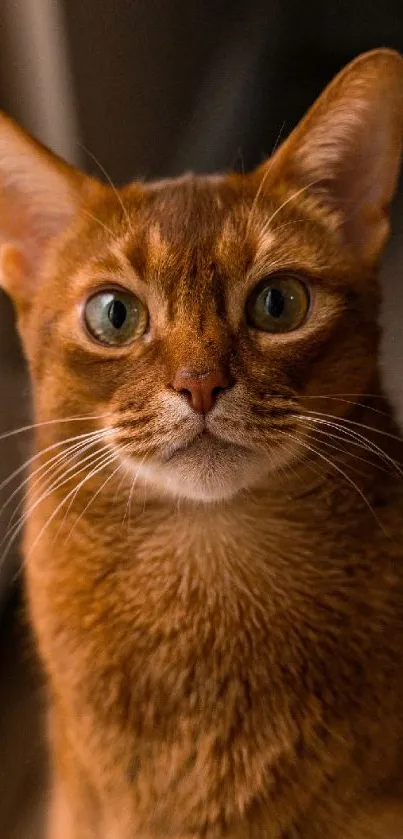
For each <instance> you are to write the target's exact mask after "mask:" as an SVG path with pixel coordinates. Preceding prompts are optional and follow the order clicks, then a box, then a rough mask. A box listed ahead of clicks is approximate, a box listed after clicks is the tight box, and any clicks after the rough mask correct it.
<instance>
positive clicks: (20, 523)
mask: <svg viewBox="0 0 403 839" xmlns="http://www.w3.org/2000/svg"><path fill="white" fill-rule="evenodd" d="M102 456H104V454H102ZM92 457H93V454H91V455H87V456H86V457H85V458H84V459H83V460H81V461H80V463H79V466H80V467H81V468H80V469H79V470H77V471H76V472H75V473H74V474H71V473H72V472H74V468H75V467H70V469H68V470H67V472H66V473H64V478H63V480H62V481H59V480H58V479H57V480H56V481H54V482H53V484H52V485H51V486H50V487H49V486H48V487H46V490H45V492H44V493H42V495H41V496H40V497H39V499H37V500H36V501H35V502H34V504H33V505H32V506H31V507H30V508H29V509H28V510H27V511H26V512H25V513H24V514H23V515H22V516H21V517H20V518H19V519H18V520H17V522H16V523H15V524H14V525H13V528H12V529H11V532H10V533H9V534H8V533H6V535H5V536H4V537H3V539H2V541H1V542H0V547H1V546H2V545H3V544H4V542H5V540H6V539H7V537H8V541H7V544H6V547H5V550H4V553H3V554H2V556H1V558H0V566H1V564H2V563H3V562H4V560H5V558H6V556H7V555H8V553H9V551H10V549H11V547H12V545H13V544H14V543H15V540H16V539H17V537H18V535H19V534H20V532H21V530H22V528H23V527H24V525H25V522H26V521H27V520H28V518H29V516H30V515H32V513H33V512H34V510H36V508H37V507H38V506H39V504H42V503H43V501H45V500H46V499H47V498H48V497H49V496H50V495H51V494H52V492H54V491H55V490H59V489H60V488H61V487H62V486H64V485H65V484H67V483H69V482H70V481H71V480H73V479H74V478H75V477H76V476H77V475H79V474H80V473H82V472H84V471H85V469H86V468H87V467H86V466H82V464H83V463H85V462H86V461H88V460H90V459H91V458H92ZM98 457H99V455H98ZM66 475H68V477H66Z"/></svg>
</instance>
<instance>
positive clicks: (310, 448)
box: [283, 431, 389, 538]
mask: <svg viewBox="0 0 403 839" xmlns="http://www.w3.org/2000/svg"><path fill="white" fill-rule="evenodd" d="M283 433H284V434H286V435H287V437H290V438H291V439H294V440H297V441H298V443H299V445H301V446H303V448H305V449H306V450H307V451H309V452H311V453H312V454H315V455H316V456H317V457H320V458H321V459H322V460H323V461H324V462H325V463H328V464H329V466H330V467H331V468H332V469H335V470H336V471H337V472H338V473H339V474H340V475H341V476H342V477H343V478H344V479H345V480H346V481H347V482H348V483H349V484H350V486H352V487H353V489H354V490H355V491H356V492H357V493H358V494H359V496H360V497H361V498H362V500H363V502H364V504H365V505H366V507H368V509H369V510H370V512H371V515H372V516H373V517H374V519H375V521H376V523H377V524H378V525H379V527H380V528H381V530H382V532H383V533H384V534H385V536H387V537H388V538H389V534H388V533H387V531H386V530H385V528H384V526H383V524H382V522H381V520H380V519H379V517H378V516H377V514H376V512H375V510H374V509H373V507H372V505H371V504H370V502H369V501H368V498H367V497H366V495H365V493H364V492H363V491H362V489H361V488H360V487H359V486H358V484H356V483H355V481H353V479H352V478H350V476H349V475H347V473H346V472H344V470H343V469H341V468H340V466H338V465H337V464H336V463H334V462H333V461H332V460H331V459H330V458H329V457H326V455H324V454H323V452H321V451H319V450H318V449H317V448H315V447H314V446H311V445H310V444H309V443H306V441H305V440H303V439H302V437H300V436H299V435H297V434H290V433H289V432H287V431H284V432H283Z"/></svg>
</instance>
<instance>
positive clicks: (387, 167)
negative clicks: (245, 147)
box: [266, 49, 403, 263]
mask: <svg viewBox="0 0 403 839" xmlns="http://www.w3.org/2000/svg"><path fill="white" fill-rule="evenodd" d="M402 141H403V58H402V56H400V55H399V53H397V52H394V51H393V50H387V49H379V50H374V51H372V52H369V53H364V55H361V56H359V57H358V58H357V59H355V60H354V61H353V62H351V64H349V65H348V66H347V67H346V68H345V69H344V70H342V72H341V73H339V75H338V76H336V78H335V79H334V80H333V81H332V82H331V83H330V85H329V86H328V87H327V88H326V90H325V91H324V93H322V95H321V96H320V97H319V99H318V100H317V101H316V102H315V104H314V105H313V106H312V108H311V109H310V110H309V111H308V113H307V115H306V116H305V118H304V119H303V120H302V121H301V122H300V123H299V125H298V126H297V127H296V129H295V130H294V131H293V132H292V134H291V135H290V137H289V138H288V139H287V140H286V141H285V142H284V143H283V145H282V146H281V147H280V148H279V150H278V151H277V152H276V153H275V155H274V157H273V158H272V160H271V161H270V168H271V169H272V171H273V177H276V176H280V177H282V178H284V179H286V180H290V182H291V183H292V184H296V185H299V186H301V187H304V186H306V188H307V190H311V191H313V192H315V193H316V194H318V195H320V197H321V200H323V203H324V205H326V206H327V208H328V209H329V210H330V211H331V212H333V213H335V214H337V215H338V216H339V220H340V226H341V227H342V230H343V232H344V235H345V239H346V241H347V242H348V243H349V244H350V245H351V246H352V247H353V248H354V249H355V252H356V254H357V255H358V256H359V258H360V259H361V260H362V261H363V262H369V263H370V262H373V261H375V260H376V259H377V257H378V256H379V254H380V252H381V250H382V247H383V245H384V243H385V239H386V236H387V234H388V230H389V223H388V218H387V208H388V205H389V204H390V202H391V200H392V198H393V195H394V192H395V189H396V184H397V180H398V175H399V168H400V156H401V150H402ZM267 165H268V164H266V167H267Z"/></svg>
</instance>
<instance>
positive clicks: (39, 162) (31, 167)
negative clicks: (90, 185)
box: [0, 112, 90, 309]
mask: <svg viewBox="0 0 403 839" xmlns="http://www.w3.org/2000/svg"><path fill="white" fill-rule="evenodd" d="M87 182H90V178H88V179H87V178H86V176H85V175H82V174H80V173H79V172H78V171H76V170H75V169H73V168H72V167H70V166H69V165H68V164H67V163H64V161H62V160H60V159H59V158H57V157H56V155H53V154H52V153H51V152H50V151H48V150H47V149H46V148H45V147H44V146H42V145H41V144H40V143H39V142H37V141H36V140H33V139H32V138H31V137H29V136H28V135H27V134H26V133H25V132H24V131H23V130H22V129H21V128H19V127H18V126H17V125H16V124H15V123H14V122H13V121H12V120H11V119H9V118H8V117H6V116H5V115H4V114H2V113H1V112H0V287H2V288H3V289H4V290H5V291H6V292H7V293H8V294H10V296H11V298H12V299H13V301H14V303H15V304H16V306H17V308H19V309H20V308H24V307H25V306H26V305H28V303H29V301H30V299H31V298H32V296H33V294H34V292H35V284H36V281H37V277H38V273H39V271H40V268H41V264H42V261H43V259H44V255H45V252H46V249H47V246H48V244H49V243H50V241H52V240H53V239H54V238H55V237H56V236H57V235H58V234H60V233H61V232H62V231H63V230H64V229H65V228H66V227H67V225H68V224H69V222H70V220H71V219H72V217H73V215H74V213H75V212H76V211H77V210H78V208H79V206H80V203H81V202H82V200H83V193H84V191H85V185H86V183H87Z"/></svg>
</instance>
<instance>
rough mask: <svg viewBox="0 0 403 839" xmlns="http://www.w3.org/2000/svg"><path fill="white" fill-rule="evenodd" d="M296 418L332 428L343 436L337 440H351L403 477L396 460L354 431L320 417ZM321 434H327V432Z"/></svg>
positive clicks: (301, 416)
mask: <svg viewBox="0 0 403 839" xmlns="http://www.w3.org/2000/svg"><path fill="white" fill-rule="evenodd" d="M298 418H299V420H300V421H302V422H305V423H308V424H309V423H314V424H315V425H324V426H326V427H329V428H333V429H334V430H336V431H340V432H341V433H342V434H344V435H345V436H344V438H339V439H344V440H351V441H352V442H353V443H354V444H355V445H357V446H360V447H361V448H363V449H365V450H366V451H368V452H371V453H372V454H374V455H377V457H379V458H380V460H381V461H383V463H385V464H387V465H389V466H392V467H393V468H394V469H396V471H397V472H399V474H400V475H402V476H403V470H402V469H401V467H400V465H399V464H398V463H397V461H396V460H394V459H393V458H392V457H390V455H388V454H387V452H384V451H383V449H381V448H380V446H378V445H377V444H376V443H374V442H373V441H372V440H368V439H367V438H366V437H364V436H363V435H362V434H360V433H359V432H358V431H355V429H351V428H345V427H344V426H342V425H340V424H339V423H338V422H330V421H329V420H325V419H322V418H321V417H306V416H304V414H299V415H298ZM323 433H325V434H329V432H323Z"/></svg>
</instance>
